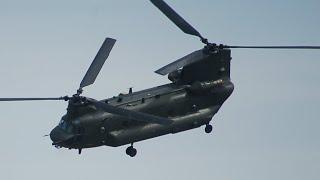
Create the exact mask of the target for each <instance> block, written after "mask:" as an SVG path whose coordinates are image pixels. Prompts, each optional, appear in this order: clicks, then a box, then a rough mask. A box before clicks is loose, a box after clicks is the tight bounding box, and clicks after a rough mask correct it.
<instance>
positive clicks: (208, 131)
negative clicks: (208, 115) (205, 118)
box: [204, 124, 212, 133]
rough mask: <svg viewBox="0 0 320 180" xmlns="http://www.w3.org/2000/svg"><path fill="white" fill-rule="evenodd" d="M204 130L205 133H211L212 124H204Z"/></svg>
mask: <svg viewBox="0 0 320 180" xmlns="http://www.w3.org/2000/svg"><path fill="white" fill-rule="evenodd" d="M204 131H205V132H206V133H211V132H212V125H210V124H206V127H205V128H204Z"/></svg>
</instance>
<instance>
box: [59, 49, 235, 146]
mask: <svg viewBox="0 0 320 180" xmlns="http://www.w3.org/2000/svg"><path fill="white" fill-rule="evenodd" d="M230 60H231V57H230V51H226V50H223V51H221V52H218V53H216V54H212V55H210V56H209V57H207V58H206V59H204V60H203V61H201V62H198V63H195V64H191V65H189V66H186V67H184V68H183V69H182V71H181V70H179V71H177V72H175V73H174V74H180V76H175V78H170V75H169V79H171V80H172V81H174V82H173V83H170V84H166V85H162V86H158V87H154V88H150V89H146V90H142V91H138V92H133V93H132V92H130V93H128V94H119V95H118V96H114V97H112V98H109V99H105V100H101V101H100V102H103V103H107V104H109V105H112V106H116V107H119V108H122V109H128V110H132V111H138V112H143V113H147V114H152V115H155V116H159V117H166V118H168V119H171V120H173V123H171V124H169V125H161V124H156V123H146V122H143V121H132V120H129V119H128V118H126V117H123V116H119V115H115V114H111V113H107V112H105V111H104V110H103V109H99V108H98V107H96V106H94V105H91V104H90V102H89V101H88V102H87V103H86V102H84V103H83V102H82V103H77V102H73V101H69V106H68V109H67V110H68V112H67V114H66V115H65V116H63V117H62V122H60V124H59V126H57V127H56V128H55V130H56V131H57V129H60V130H59V131H61V130H62V131H65V132H69V133H70V134H76V136H72V135H70V137H72V138H70V140H69V141H65V142H62V143H60V144H58V145H59V146H62V147H66V148H75V149H82V148H90V147H97V146H103V145H107V146H113V147H116V146H121V145H125V144H130V143H134V142H137V141H142V140H145V139H150V138H154V137H157V136H161V135H165V134H170V133H178V132H181V131H185V130H189V129H193V128H197V127H200V126H202V125H205V124H208V123H209V122H210V121H211V119H212V117H213V116H214V114H216V113H217V112H218V110H219V109H220V107H221V106H222V104H223V103H224V102H225V100H226V99H227V98H228V97H229V96H230V95H231V93H232V92H233V89H234V86H233V83H232V82H231V80H230V72H229V70H230ZM221 70H223V71H221ZM55 141H59V140H55Z"/></svg>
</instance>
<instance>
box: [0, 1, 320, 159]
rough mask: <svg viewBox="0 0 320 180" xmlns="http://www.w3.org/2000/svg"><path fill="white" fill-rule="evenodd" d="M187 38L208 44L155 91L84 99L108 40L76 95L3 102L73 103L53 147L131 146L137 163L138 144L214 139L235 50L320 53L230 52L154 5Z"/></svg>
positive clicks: (165, 70) (171, 68) (171, 70)
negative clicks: (180, 137) (193, 133)
mask: <svg viewBox="0 0 320 180" xmlns="http://www.w3.org/2000/svg"><path fill="white" fill-rule="evenodd" d="M150 1H151V2H152V3H153V4H154V5H155V6H156V7H157V8H158V9H159V10H160V11H162V13H163V14H165V15H166V16H167V17H168V18H169V19H170V20H171V21H172V22H173V23H174V24H176V25H177V26H178V27H179V28H180V29H181V30H182V31H183V32H184V33H186V34H189V35H193V36H197V37H199V38H200V40H201V42H202V43H204V44H205V46H204V48H202V49H200V50H197V51H194V52H192V53H191V54H188V55H186V56H184V57H182V58H180V59H178V60H176V61H174V62H172V63H170V64H168V65H166V66H164V67H162V68H160V69H158V70H157V71H155V72H156V73H158V74H160V75H167V74H168V79H169V80H170V81H171V83H169V84H165V85H162V86H158V87H153V88H150V89H146V90H142V91H138V92H132V89H130V90H129V93H128V94H120V95H119V96H114V97H112V98H109V99H103V100H95V99H93V98H89V97H84V96H81V94H82V91H83V88H84V87H86V86H89V85H91V84H93V83H94V81H95V79H96V77H97V75H98V74H99V72H100V70H101V68H102V66H103V64H104V62H105V61H106V59H107V58H108V56H109V53H110V52H111V49H112V47H113V46H114V44H115V42H116V40H115V39H112V38H106V39H105V41H104V42H103V44H102V46H101V48H100V50H99V51H98V53H97V55H96V56H95V58H94V60H93V62H92V63H91V65H90V67H89V69H88V71H87V72H86V74H85V76H84V77H83V79H82V81H81V83H80V86H79V88H78V90H77V92H76V94H74V95H72V96H71V97H69V96H64V97H54V98H0V101H35V100H64V101H68V107H67V113H66V114H65V115H64V116H63V117H62V118H61V121H60V122H59V124H58V125H57V126H56V127H55V128H54V129H53V130H52V131H51V132H50V138H51V140H52V141H53V143H52V145H54V146H56V147H65V148H69V149H78V152H79V154H81V150H82V149H84V148H93V147H98V146H112V147H117V146H122V145H127V144H129V147H128V148H127V149H126V154H127V155H129V156H131V157H134V156H135V155H136V154H137V150H136V149H135V148H134V147H133V144H134V143H135V142H138V141H142V140H146V139H150V138H154V137H158V136H162V135H166V134H169V133H178V132H182V131H186V130H190V129H194V128H198V127H200V126H205V132H206V133H210V132H211V131H212V126H211V125H210V121H211V119H212V117H213V116H214V115H215V114H216V113H217V112H218V110H219V109H220V107H221V106H222V104H223V103H224V102H225V101H226V100H227V99H228V97H229V96H230V95H231V93H232V92H233V89H234V85H233V83H232V82H231V80H230V60H231V50H230V49H232V48H265V49H320V46H228V45H223V44H220V45H217V44H214V43H210V42H209V41H208V40H207V39H206V38H204V37H203V36H201V34H200V33H199V32H198V31H197V30H196V29H195V28H193V27H192V26H191V25H190V24H189V23H187V22H186V21H185V20H184V19H183V18H182V17H181V16H179V15H178V14H177V13H176V12H175V11H174V10H173V9H172V8H171V7H170V6H169V5H168V4H166V3H165V2H164V1H163V0H150Z"/></svg>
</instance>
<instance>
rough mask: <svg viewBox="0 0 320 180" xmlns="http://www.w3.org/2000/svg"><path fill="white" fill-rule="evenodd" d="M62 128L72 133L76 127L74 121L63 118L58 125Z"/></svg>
mask: <svg viewBox="0 0 320 180" xmlns="http://www.w3.org/2000/svg"><path fill="white" fill-rule="evenodd" d="M58 126H59V127H60V128H61V129H62V130H64V131H66V132H68V133H72V132H73V131H74V127H73V125H72V123H70V122H68V121H65V120H63V119H61V121H60V122H59V125H58Z"/></svg>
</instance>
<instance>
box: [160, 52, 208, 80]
mask: <svg viewBox="0 0 320 180" xmlns="http://www.w3.org/2000/svg"><path fill="white" fill-rule="evenodd" d="M207 57H208V55H207V54H205V53H203V51H202V50H198V51H194V52H193V53H191V54H188V55H186V56H184V57H182V58H180V59H178V60H176V61H174V62H172V63H170V64H168V65H166V66H164V67H162V68H160V69H158V70H156V71H155V73H158V74H160V75H166V74H169V73H171V72H173V71H175V70H177V69H179V68H182V67H183V66H186V65H188V64H192V63H195V62H198V61H201V60H202V59H205V58H207Z"/></svg>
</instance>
